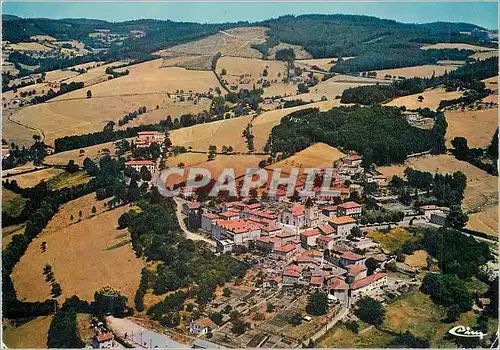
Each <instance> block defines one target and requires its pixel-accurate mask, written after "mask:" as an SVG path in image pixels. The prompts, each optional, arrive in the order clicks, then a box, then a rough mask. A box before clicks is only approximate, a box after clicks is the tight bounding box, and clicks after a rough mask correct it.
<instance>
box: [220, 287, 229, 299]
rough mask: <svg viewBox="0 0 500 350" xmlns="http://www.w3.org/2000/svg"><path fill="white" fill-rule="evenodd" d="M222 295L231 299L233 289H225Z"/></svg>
mask: <svg viewBox="0 0 500 350" xmlns="http://www.w3.org/2000/svg"><path fill="white" fill-rule="evenodd" d="M222 295H223V296H225V297H229V296H230V295H231V289H229V288H227V287H226V288H224V290H223V291H222Z"/></svg>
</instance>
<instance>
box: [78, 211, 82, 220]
mask: <svg viewBox="0 0 500 350" xmlns="http://www.w3.org/2000/svg"><path fill="white" fill-rule="evenodd" d="M82 216H83V213H82V211H81V210H80V211H78V217H79V218H80V220H81V219H82Z"/></svg>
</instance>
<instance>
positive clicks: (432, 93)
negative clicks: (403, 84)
mask: <svg viewBox="0 0 500 350" xmlns="http://www.w3.org/2000/svg"><path fill="white" fill-rule="evenodd" d="M461 95H462V94H461V93H460V92H458V91H445V89H444V88H435V89H429V90H425V91H424V92H422V93H420V94H414V95H408V96H403V97H398V98H395V99H394V100H392V101H390V102H388V103H386V104H385V106H405V107H406V109H418V108H425V107H428V108H430V109H432V110H436V109H437V108H438V106H439V102H441V100H452V99H455V98H459V97H460V96H461ZM419 96H423V97H424V100H423V101H422V102H419V101H418V97H419Z"/></svg>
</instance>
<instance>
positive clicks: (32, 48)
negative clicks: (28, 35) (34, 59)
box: [5, 42, 53, 52]
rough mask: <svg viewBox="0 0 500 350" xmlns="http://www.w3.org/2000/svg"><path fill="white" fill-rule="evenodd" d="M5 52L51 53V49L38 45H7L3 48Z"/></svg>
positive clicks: (33, 43)
mask: <svg viewBox="0 0 500 350" xmlns="http://www.w3.org/2000/svg"><path fill="white" fill-rule="evenodd" d="M5 50H6V51H44V52H46V51H52V50H53V48H52V47H49V46H46V45H42V44H40V43H35V42H29V43H15V44H14V43H9V44H7V45H6V46H5Z"/></svg>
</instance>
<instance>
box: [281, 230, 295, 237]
mask: <svg viewBox="0 0 500 350" xmlns="http://www.w3.org/2000/svg"><path fill="white" fill-rule="evenodd" d="M292 236H295V234H293V233H290V232H286V231H281V232H278V233H277V234H276V237H279V238H288V237H292Z"/></svg>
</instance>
